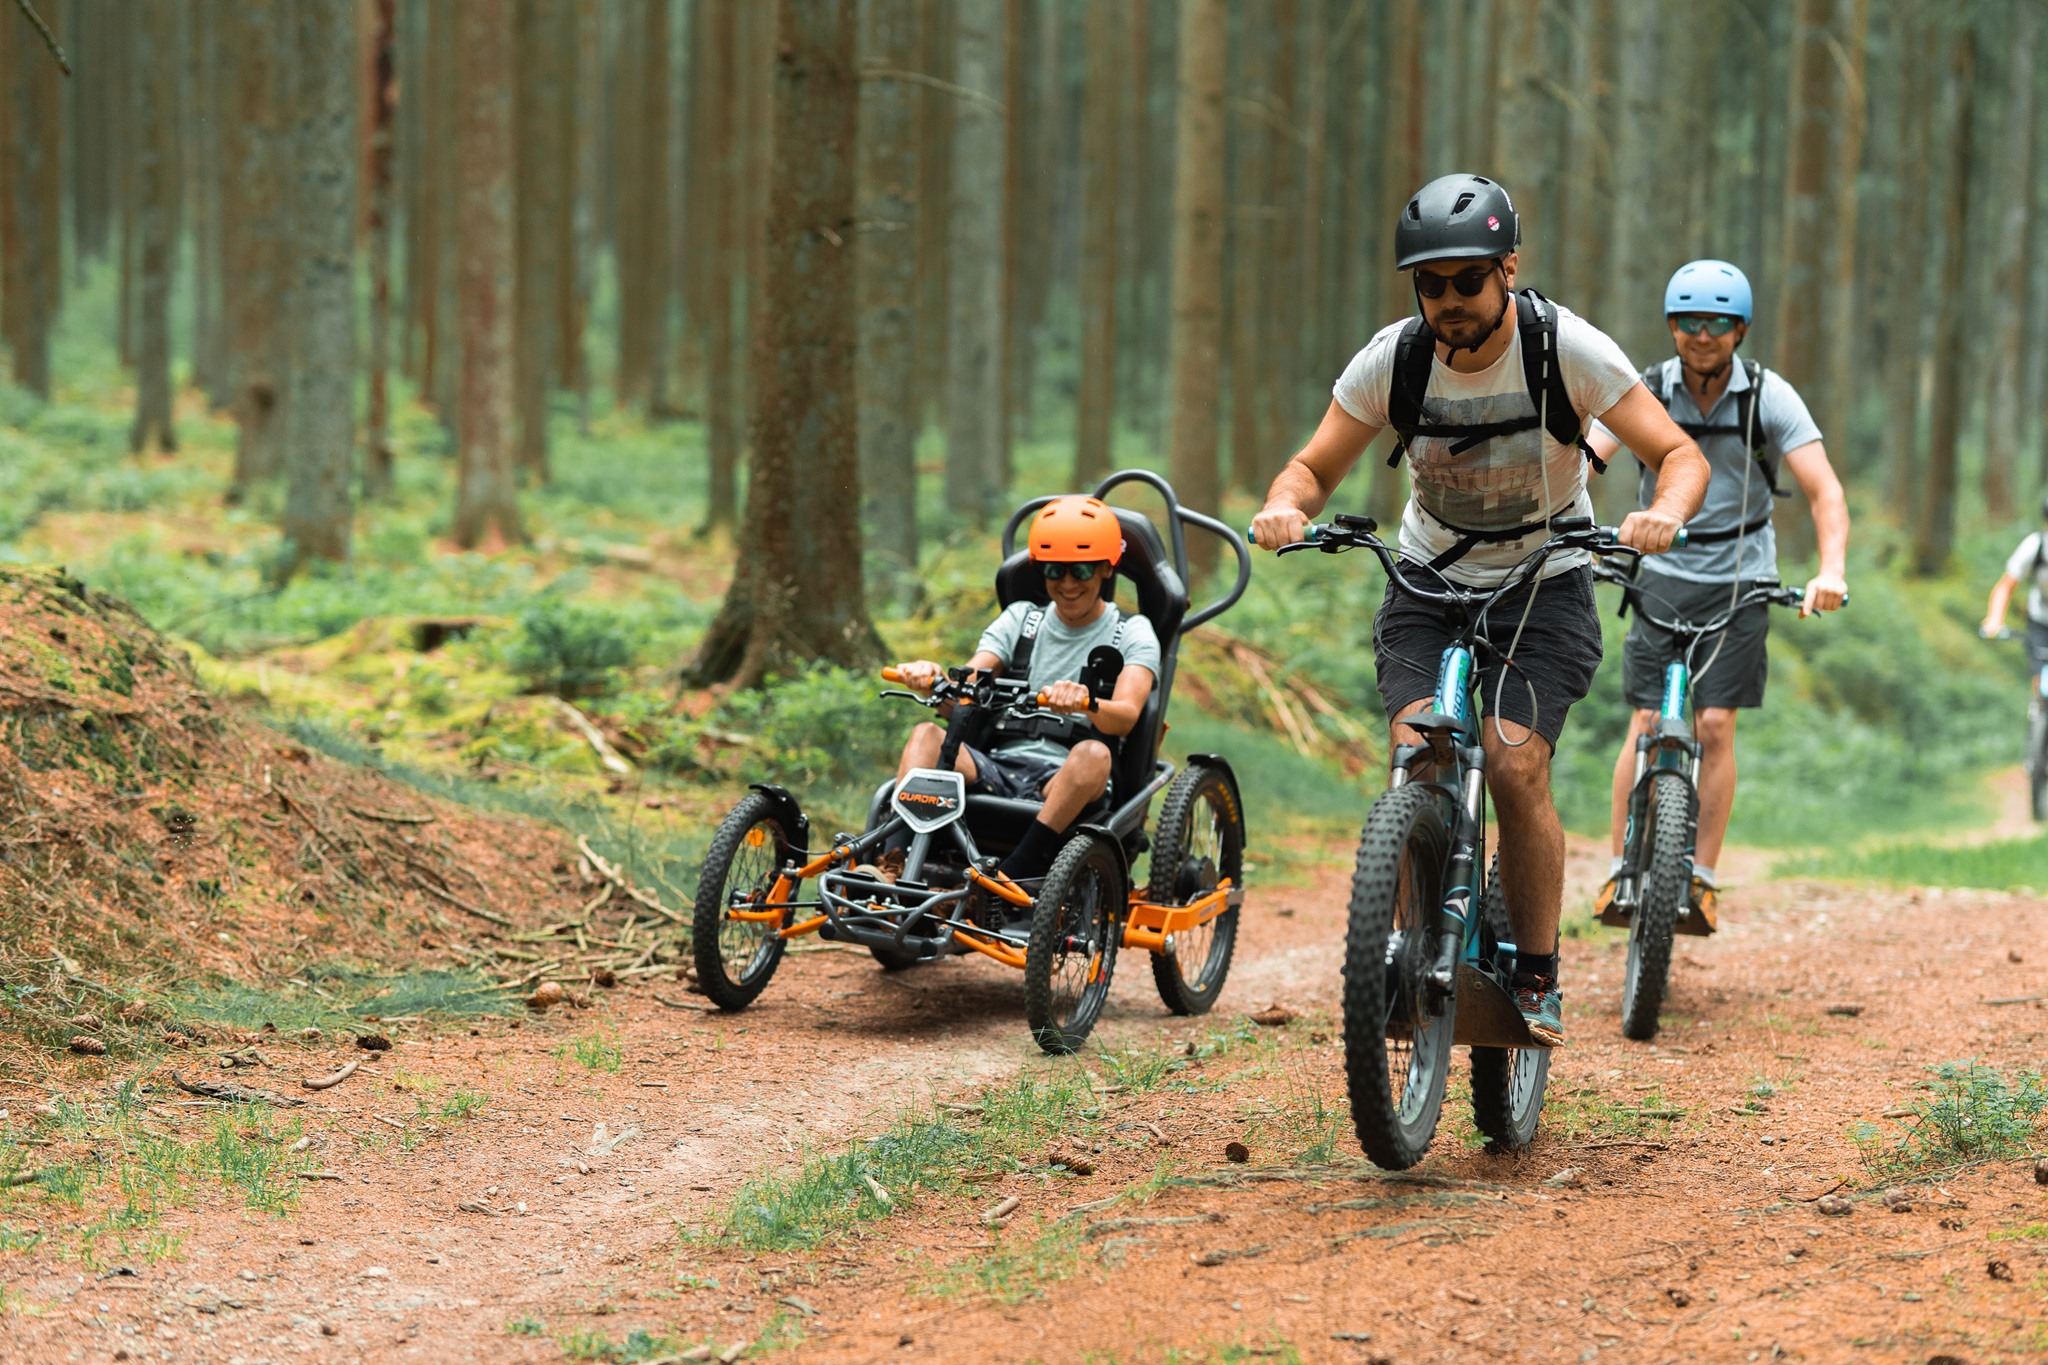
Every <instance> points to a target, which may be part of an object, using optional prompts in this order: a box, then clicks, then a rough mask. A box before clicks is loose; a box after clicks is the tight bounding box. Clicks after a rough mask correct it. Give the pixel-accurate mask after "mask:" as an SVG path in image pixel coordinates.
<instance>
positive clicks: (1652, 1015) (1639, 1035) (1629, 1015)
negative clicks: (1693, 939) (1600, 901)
mask: <svg viewBox="0 0 2048 1365" xmlns="http://www.w3.org/2000/svg"><path fill="white" fill-rule="evenodd" d="M1693 818H1694V817H1693V791H1692V784H1691V783H1689V782H1687V781H1686V780H1685V779H1684V778H1683V777H1681V776H1680V775H1679V774H1677V773H1670V772H1665V773H1655V774H1653V775H1652V776H1651V778H1650V790H1649V793H1648V800H1647V801H1646V802H1645V803H1644V825H1645V828H1644V830H1643V843H1642V848H1643V868H1642V873H1641V876H1640V878H1639V879H1638V881H1637V885H1638V886H1639V887H1641V890H1640V892H1638V894H1637V897H1636V909H1635V913H1634V914H1633V915H1631V916H1630V917H1629V927H1628V968H1627V971H1626V973H1625V974H1624V976H1623V979H1622V989H1621V1031H1622V1033H1623V1034H1624V1035H1625V1036H1626V1037H1629V1038H1633V1039H1635V1040H1636V1041H1637V1042H1639V1043H1640V1042H1647V1041H1649V1040H1650V1039H1652V1038H1654V1037H1656V1036H1657V1015H1658V1012H1659V1011H1660V1010H1662V1009H1663V1008H1664V997H1665V995H1666V993H1667V992H1668V991H1669V989H1670V984H1671V940H1672V935H1673V934H1674V933H1676V932H1677V928H1678V912H1679V911H1680V909H1682V908H1683V907H1684V905H1685V903H1686V897H1687V895H1688V894H1689V893H1690V891H1691V888H1692V849H1693Z"/></svg>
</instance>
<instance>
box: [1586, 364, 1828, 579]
mask: <svg viewBox="0 0 2048 1365" xmlns="http://www.w3.org/2000/svg"><path fill="white" fill-rule="evenodd" d="M1748 388H1749V367H1748V366H1746V365H1743V364H1740V363H1738V364H1737V365H1736V366H1735V369H1734V373H1733V374H1731V375H1730V376H1729V377H1728V387H1727V388H1726V389H1723V390H1722V391H1721V396H1720V397H1719V398H1717V399H1715V400H1714V406H1713V410H1712V411H1710V412H1708V413H1707V414H1706V416H1704V417H1702V416H1701V415H1700V409H1699V404H1697V403H1695V402H1694V401H1693V397H1692V393H1691V391H1690V390H1688V389H1687V388H1686V387H1685V376H1684V373H1683V372H1682V371H1681V369H1680V368H1679V362H1678V357H1677V356H1673V357H1671V359H1669V360H1667V361H1665V362H1664V394H1665V400H1666V401H1665V410H1666V411H1667V412H1669V413H1670V414H1671V420H1673V421H1674V422H1692V423H1695V424H1700V425H1705V426H1729V427H1732V426H1734V425H1735V424H1736V422H1737V421H1739V420H1740V418H1741V400H1740V399H1739V398H1737V396H1736V395H1738V394H1740V393H1742V392H1744V391H1745V390H1747V389H1748ZM1762 389H1763V391H1762V392H1761V393H1760V394H1759V395H1758V397H1757V403H1756V412H1755V414H1754V420H1755V422H1756V429H1757V434H1758V435H1759V436H1760V437H1761V438H1762V440H1763V445H1764V453H1765V458H1766V459H1769V460H1771V461H1772V462H1773V463H1776V462H1778V461H1781V460H1782V459H1783V458H1784V456H1785V452H1786V451H1788V450H1797V449H1799V447H1801V446H1803V445H1807V444H1810V443H1811V442H1814V441H1818V440H1819V439H1820V428H1819V427H1817V426H1815V425H1814V422H1813V415H1812V414H1811V413H1809V412H1808V411H1807V410H1806V402H1805V400H1804V399H1802V398H1801V397H1800V396H1799V391H1798V390H1797V389H1795V388H1793V387H1792V385H1791V384H1789V383H1788V382H1786V381H1785V380H1784V379H1783V378H1782V377H1781V376H1779V375H1778V374H1777V373H1776V372H1775V371H1772V370H1765V371H1764V372H1763V384H1762ZM1612 434H1613V433H1611V432H1610V433H1609V435H1612ZM1699 447H1700V453H1701V454H1702V455H1705V456H1706V457H1707V465H1708V467H1709V468H1711V469H1712V470H1713V474H1714V477H1713V481H1712V482H1711V483H1709V484H1708V485H1707V498H1706V501H1705V502H1703V503H1701V504H1700V510H1699V514H1698V515H1697V516H1695V517H1694V518H1693V519H1692V520H1691V521H1689V522H1687V523H1686V529H1687V530H1688V531H1690V532H1692V533H1693V534H1695V535H1697V534H1699V533H1701V532H1717V533H1732V532H1733V531H1735V530H1736V529H1737V528H1738V527H1741V526H1746V525H1748V524H1749V523H1751V522H1753V521H1758V520H1763V521H1764V524H1763V525H1762V526H1759V527H1758V528H1757V529H1756V530H1754V531H1751V532H1749V533H1748V534H1747V535H1744V536H1742V537H1741V541H1742V562H1741V563H1740V564H1737V563H1736V559H1735V542H1736V537H1735V536H1734V535H1732V534H1730V535H1729V536H1728V538H1727V539H1726V540H1716V541H1714V542H1713V543H1712V544H1709V545H1688V546H1686V547H1685V548H1684V549H1682V550H1673V551H1671V552H1670V553H1669V554H1662V555H1652V556H1649V557H1648V558H1646V559H1644V560H1643V571H1644V572H1646V573H1661V574H1668V575H1670V576H1671V577H1673V578H1684V579H1688V580H1690V581H1692V582H1695V583H1727V582H1730V581H1732V580H1734V579H1738V578H1740V579H1744V580H1757V579H1775V578H1776V577H1777V576H1778V537H1777V533H1776V532H1775V531H1773V530H1772V529H1771V524H1770V522H1769V521H1768V520H1767V518H1768V517H1769V516H1770V514H1771V503H1772V501H1773V499H1772V497H1771V485H1770V483H1769V482H1768V481H1767V480H1766V479H1765V478H1764V471H1763V470H1762V469H1761V468H1760V467H1758V466H1757V464H1756V461H1755V457H1754V456H1752V455H1751V454H1750V452H1749V448H1748V447H1747V446H1746V445H1745V444H1744V443H1743V438H1742V436H1741V435H1740V434H1737V433H1733V432H1731V433H1728V434H1726V435H1711V436H1702V437H1700V438H1699ZM1640 472H1641V478H1640V480H1639V483H1638V487H1637V498H1638V502H1639V504H1640V505H1641V506H1644V507H1648V506H1649V505H1650V500H1651V498H1653V497H1654V496H1655V495H1656V489H1657V476H1656V475H1655V474H1653V473H1651V472H1650V470H1648V469H1647V468H1643V469H1641V471H1640ZM1745 477H1746V478H1747V479H1748V481H1749V482H1748V491H1747V494H1746V495H1745V492H1744V486H1743V480H1744V479H1745ZM1790 478H1791V475H1790V474H1788V473H1786V472H1785V471H1784V470H1783V469H1782V468H1781V469H1780V471H1779V474H1778V486H1779V487H1780V488H1783V487H1785V486H1786V484H1787V483H1788V482H1789V481H1790Z"/></svg>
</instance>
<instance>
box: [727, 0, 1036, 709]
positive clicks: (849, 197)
mask: <svg viewBox="0 0 2048 1365" xmlns="http://www.w3.org/2000/svg"><path fill="white" fill-rule="evenodd" d="M777 9H778V11H779V17H780V21H781V23H780V29H779V33H778V36H777V43H776V44H775V47H776V62H775V67H776V78H775V86H774V102H773V107H774V114H775V130H774V141H773V146H774V149H775V157H774V171H773V175H772V176H771V178H770V186H771V196H770V209H769V213H768V215H767V227H768V268H767V269H766V270H765V271H764V272H763V279H764V280H765V282H766V286H767V298H766V299H765V300H764V303H763V307H762V311H761V322H762V329H761V334H760V336H759V337H758V344H757V345H756V347H755V349H754V363H755V365H756V367H757V370H756V376H757V377H756V380H755V392H756V395H757V397H758V400H759V402H758V407H757V410H756V417H755V435H754V455H753V474H752V481H751V490H752V491H751V493H750V495H749V498H748V506H749V517H748V534H747V537H746V545H745V549H744V550H743V551H742V553H741V556H740V559H741V568H740V571H739V572H738V573H736V574H735V577H734V582H733V588H732V591H731V592H730V593H729V594H728V595H727V598H726V602H725V605H724V607H723V608H722V609H721V610H720V613H719V617H718V619H717V620H716V621H714V622H713V623H712V626H711V628H710V630H709V631H707V632H706V636H705V642H704V644H703V646H702V648H701V650H700V654H699V658H698V667H699V674H698V676H699V677H700V678H701V679H702V680H704V681H718V680H723V679H725V678H732V679H734V680H735V681H737V682H738V683H740V684H742V685H749V686H750V685H753V684H755V683H758V682H760V681H761V680H762V679H763V678H764V677H766V676H767V675H768V674H770V673H774V672H782V671H786V670H789V669H791V668H795V667H800V666H802V665H804V664H808V663H810V662H812V661H814V660H824V661H827V662H830V663H834V664H838V665H841V666H843V667H860V666H864V665H868V664H871V663H873V662H875V661H877V660H878V659H879V658H880V657H881V652H882V646H881V641H880V639H879V638H878V637H877V636H876V634H875V630H874V627H873V625H872V624H870V623H869V621H868V617H867V606H866V601H865V598H864V595H863V591H862V578H861V536H860V518H859V517H857V516H849V515H848V514H847V509H848V507H849V506H850V505H851V504H852V502H853V500H854V498H855V497H856V496H857V494H856V489H857V487H858V484H859V421H858V416H857V412H856V396H855V385H854V346H855V340H856V326H855V316H854V302H855V284H854V260H853V251H852V242H853V240H854V130H855V126H856V124H857V122H858V118H859V113H858V102H859V84H860V83H859V78H858V73H857V71H856V69H855V64H854V53H855V46H854V36H855V23H854V4H853V0H780V3H779V4H778V6H777ZM997 171H998V173H999V174H1000V165H999V164H998V166H997ZM989 240H990V241H993V240H994V238H993V237H991V238H990V239H989Z"/></svg>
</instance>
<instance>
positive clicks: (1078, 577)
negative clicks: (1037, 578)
mask: <svg viewBox="0 0 2048 1365" xmlns="http://www.w3.org/2000/svg"><path fill="white" fill-rule="evenodd" d="M1104 567H1105V566H1104V565H1102V564H1099V563H1095V562H1092V561H1090V562H1085V563H1081V564H1041V565H1039V566H1038V568H1039V572H1041V573H1043V574H1044V575H1045V581H1046V582H1048V583H1057V582H1059V581H1060V580H1061V579H1062V578H1065V577H1067V576H1068V575H1069V574H1071V575H1073V578H1074V581H1075V582H1076V583H1086V582H1087V581H1088V580H1089V579H1091V578H1093V577H1095V575H1096V573H1097V571H1099V570H1101V569H1102V568H1104Z"/></svg>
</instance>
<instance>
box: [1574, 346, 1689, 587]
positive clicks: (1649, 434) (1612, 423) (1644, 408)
mask: <svg viewBox="0 0 2048 1365" xmlns="http://www.w3.org/2000/svg"><path fill="white" fill-rule="evenodd" d="M1600 420H1601V422H1602V423H1604V424H1605V425H1606V426H1607V428H1608V430H1610V431H1612V432H1613V433H1614V435H1615V437H1616V439H1618V440H1619V441H1620V442H1621V444H1622V445H1625V446H1627V447H1628V448H1629V449H1630V450H1632V451H1634V452H1635V454H1636V458H1637V459H1639V460H1641V461H1642V462H1643V463H1644V464H1646V465H1648V466H1649V467H1650V468H1651V469H1653V470H1655V471H1656V474H1657V488H1656V492H1655V493H1654V494H1652V495H1651V498H1650V505H1649V506H1648V507H1646V508H1644V509H1643V510H1642V511H1640V512H1631V513H1630V514H1629V515H1628V519H1627V520H1625V521H1623V522H1622V523H1621V540H1622V543H1623V544H1624V545H1633V546H1634V547H1635V548H1636V549H1638V550H1641V551H1642V552H1643V553H1644V554H1653V555H1655V554H1662V553H1664V552H1665V551H1666V550H1668V549H1670V548H1671V542H1672V541H1673V540H1674V539H1675V538H1676V537H1677V535H1678V531H1679V528H1680V527H1682V526H1684V525H1685V523H1686V522H1688V521H1691V520H1692V518H1693V516H1694V515H1695V514H1696V513H1698V511H1699V510H1700V504H1701V503H1702V502H1704V501H1705V500H1706V496H1707V480H1708V479H1709V478H1711V477H1712V471H1711V470H1710V469H1709V467H1708V465H1707V457H1706V456H1704V455H1702V454H1700V448H1699V447H1698V446H1697V445H1695V444H1693V440H1692V438H1691V437H1690V436H1687V435H1686V434H1685V433H1684V432H1683V431H1680V430H1679V428H1678V423H1676V422H1674V421H1672V420H1671V413H1670V412H1669V410H1667V409H1666V408H1665V406H1664V405H1663V404H1662V403H1659V402H1658V401H1657V400H1656V399H1655V398H1654V397H1652V396H1651V394H1650V391H1649V390H1648V389H1646V388H1644V387H1643V385H1642V383H1641V382H1640V381H1638V382H1637V383H1636V384H1635V385H1634V387H1632V388H1630V389H1629V391H1628V392H1627V393H1625V394H1623V395H1622V396H1621V399H1620V401H1619V402H1617V403H1616V404H1615V405H1614V406H1613V407H1611V408H1609V409H1608V410H1607V411H1605V412H1603V413H1601V414H1600ZM1596 453H1597V451H1596Z"/></svg>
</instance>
